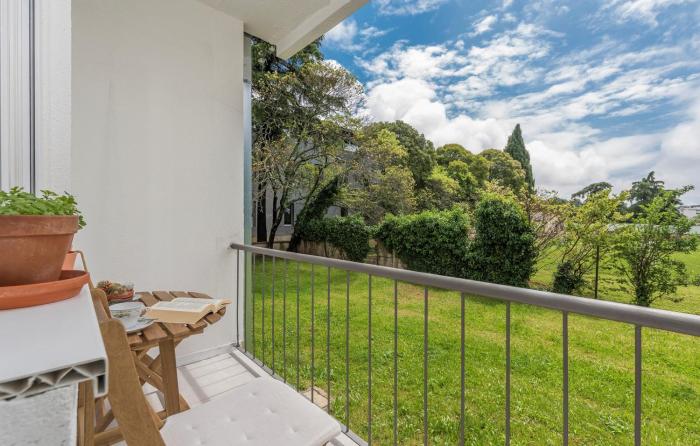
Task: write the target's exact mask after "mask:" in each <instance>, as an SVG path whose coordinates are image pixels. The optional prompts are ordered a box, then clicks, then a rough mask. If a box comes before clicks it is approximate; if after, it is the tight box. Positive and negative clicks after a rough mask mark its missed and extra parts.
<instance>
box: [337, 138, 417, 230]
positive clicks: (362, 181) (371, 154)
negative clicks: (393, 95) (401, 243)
mask: <svg viewBox="0 0 700 446" xmlns="http://www.w3.org/2000/svg"><path fill="white" fill-rule="evenodd" d="M357 141H358V148H357V150H356V152H355V156H354V157H353V162H352V166H353V167H352V169H351V176H352V179H351V181H350V182H349V185H348V188H347V191H346V193H345V194H344V195H345V198H344V202H345V203H346V204H347V205H348V207H349V208H350V209H351V210H353V211H354V212H357V213H360V214H361V215H362V216H363V217H364V218H365V220H366V221H367V222H368V223H370V224H376V223H379V221H381V219H382V218H383V217H384V215H385V214H387V213H392V214H404V213H408V212H412V211H413V210H415V207H416V199H415V193H414V189H415V182H414V179H413V175H412V173H411V171H410V169H408V167H405V165H406V161H407V159H408V156H409V155H408V151H407V150H406V149H405V148H404V147H403V146H402V145H401V143H400V142H399V140H398V138H397V137H396V135H395V134H394V133H393V132H392V131H390V130H388V129H380V130H379V131H376V132H375V131H369V132H368V131H364V132H360V135H359V136H358V138H357Z"/></svg>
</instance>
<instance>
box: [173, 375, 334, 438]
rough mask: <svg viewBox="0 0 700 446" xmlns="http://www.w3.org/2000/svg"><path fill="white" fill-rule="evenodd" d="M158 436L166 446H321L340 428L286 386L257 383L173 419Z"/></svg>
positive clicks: (272, 381)
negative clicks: (160, 436) (161, 437)
mask: <svg viewBox="0 0 700 446" xmlns="http://www.w3.org/2000/svg"><path fill="white" fill-rule="evenodd" d="M160 433H161V435H162V436H163V440H164V441H165V444H166V445H168V446H173V445H175V446H177V445H183V446H185V445H186V446H200V445H201V446H223V445H227V446H228V445H246V446H253V445H256V446H258V445H259V446H271V445H285V446H295V445H298V446H313V445H319V446H320V445H323V444H325V443H327V442H328V441H330V440H331V439H333V438H334V437H335V436H336V435H338V434H340V425H339V424H338V422H337V421H335V420H334V419H333V418H331V417H330V416H329V415H328V414H326V413H325V412H324V411H323V410H321V409H320V408H319V407H317V406H316V405H314V404H313V403H311V402H310V401H309V400H307V399H306V398H304V397H303V396H301V395H299V394H298V393H296V392H295V391H294V390H292V389H291V388H290V387H288V386H287V385H285V384H284V383H281V382H280V381H278V380H276V379H272V378H257V379H254V380H252V381H250V382H248V383H246V384H245V385H243V386H240V387H237V388H235V389H233V390H232V391H230V392H229V393H227V394H226V395H225V396H222V397H220V398H217V399H214V400H211V401H208V402H206V403H205V404H202V405H200V406H197V407H194V408H192V409H190V410H188V411H186V412H181V413H179V414H176V415H173V416H171V417H169V418H168V419H167V421H166V423H165V426H163V428H162V429H161V431H160Z"/></svg>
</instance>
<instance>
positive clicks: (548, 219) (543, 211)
mask: <svg viewBox="0 0 700 446" xmlns="http://www.w3.org/2000/svg"><path fill="white" fill-rule="evenodd" d="M519 201H520V202H522V203H523V207H524V208H525V213H526V214H527V216H528V220H529V222H530V226H532V230H533V231H534V233H535V240H536V242H535V248H536V250H537V259H536V262H535V263H536V264H538V263H539V261H540V260H541V259H546V258H549V257H550V254H552V253H553V252H554V251H555V250H556V248H557V247H558V245H559V242H560V241H561V238H562V237H563V235H564V229H565V222H566V219H567V217H568V215H569V208H570V206H569V204H568V202H567V201H566V200H562V199H560V198H559V197H558V196H557V194H556V192H555V191H547V190H537V191H535V192H534V193H531V194H527V195H525V196H524V197H522V198H520V199H519Z"/></svg>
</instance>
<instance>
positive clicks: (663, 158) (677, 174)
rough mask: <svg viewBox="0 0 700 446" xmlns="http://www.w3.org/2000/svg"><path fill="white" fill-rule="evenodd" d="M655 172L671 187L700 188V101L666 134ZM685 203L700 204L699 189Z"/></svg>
mask: <svg viewBox="0 0 700 446" xmlns="http://www.w3.org/2000/svg"><path fill="white" fill-rule="evenodd" d="M699 96H700V95H699ZM655 170H656V172H657V173H658V177H659V178H663V179H665V180H666V182H667V183H668V186H669V187H681V186H685V185H688V184H691V185H695V187H696V188H698V187H700V182H699V181H698V179H699V178H700V99H698V100H697V101H696V102H695V103H694V104H693V105H692V106H691V107H689V109H688V113H687V116H686V119H685V120H684V121H683V122H681V123H680V124H678V125H677V126H675V127H674V128H673V129H671V130H670V131H669V132H667V133H665V134H664V135H663V138H662V140H661V153H660V156H659V161H658V163H657V165H656V166H655ZM683 200H684V201H685V202H686V203H690V204H700V190H697V189H696V190H694V191H692V192H689V193H688V195H686V196H684V197H683Z"/></svg>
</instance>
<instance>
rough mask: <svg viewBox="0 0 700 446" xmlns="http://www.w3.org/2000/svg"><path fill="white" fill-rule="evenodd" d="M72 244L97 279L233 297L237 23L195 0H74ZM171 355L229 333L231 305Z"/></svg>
mask: <svg viewBox="0 0 700 446" xmlns="http://www.w3.org/2000/svg"><path fill="white" fill-rule="evenodd" d="M72 23H73V30H72V37H73V43H72V98H73V100H72V110H73V116H72V118H73V119H72V137H73V145H72V161H71V180H72V192H73V193H74V194H75V195H76V197H77V200H78V203H79V204H80V207H81V209H82V210H83V212H84V215H85V218H86V220H87V224H88V226H87V228H86V229H84V230H83V231H82V232H80V233H79V235H78V237H77V239H76V241H75V246H76V247H77V248H79V249H82V250H84V251H85V252H86V255H87V259H88V263H89V265H88V266H89V267H90V270H91V272H92V276H93V279H94V280H95V281H97V280H101V279H111V280H116V281H130V282H133V283H134V284H135V285H136V288H137V289H138V290H155V289H167V290H196V291H201V292H205V293H209V294H211V295H212V296H217V297H231V298H234V297H235V265H236V262H235V256H234V255H233V253H232V252H231V251H230V250H228V249H227V246H228V244H229V243H230V242H231V241H239V242H240V241H242V240H243V190H244V187H243V114H242V113H243V25H242V23H241V22H240V21H238V20H237V19H235V18H233V17H231V16H228V15H225V14H223V13H221V12H218V11H216V10H214V9H212V8H210V7H208V6H206V5H204V4H202V3H199V2H197V1H196V0H148V1H143V0H100V1H96V0H73V13H72ZM230 310H231V311H229V313H228V316H227V317H226V318H225V319H224V320H223V321H221V322H219V323H217V324H216V325H215V326H213V327H210V328H208V329H207V331H206V332H205V335H203V336H196V337H194V338H192V339H191V340H188V341H187V342H185V343H183V345H182V346H181V347H179V349H178V354H179V355H182V354H187V353H190V352H193V351H198V350H201V349H205V348H210V347H215V346H218V345H222V344H225V343H229V342H231V341H233V340H234V338H235V325H234V323H235V319H234V311H233V310H234V308H233V306H231V308H230Z"/></svg>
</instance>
